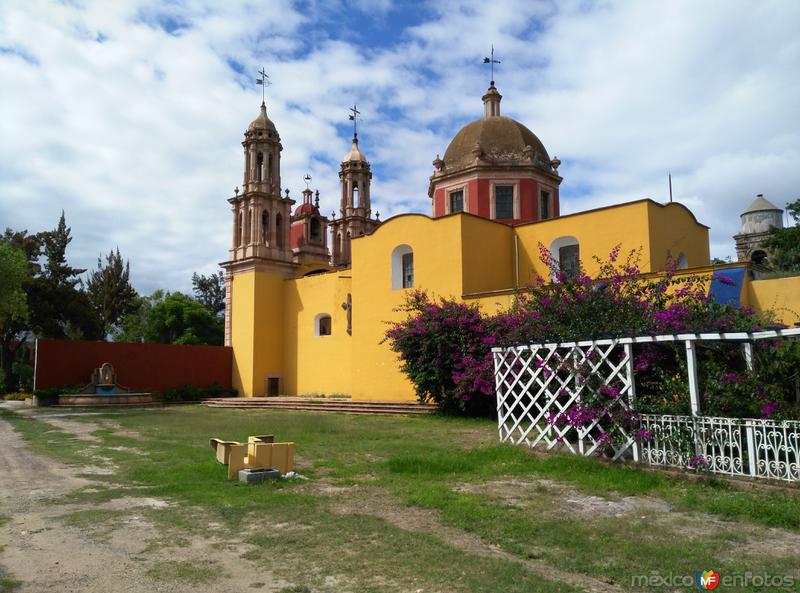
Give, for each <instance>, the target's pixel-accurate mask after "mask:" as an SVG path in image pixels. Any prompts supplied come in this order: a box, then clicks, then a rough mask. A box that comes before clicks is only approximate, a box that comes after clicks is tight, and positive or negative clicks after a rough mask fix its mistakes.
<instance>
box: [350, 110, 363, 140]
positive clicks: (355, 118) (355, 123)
mask: <svg viewBox="0 0 800 593" xmlns="http://www.w3.org/2000/svg"><path fill="white" fill-rule="evenodd" d="M350 111H352V113H351V114H350V115H348V116H347V117H348V118H349V119H350V121H351V122H353V138H355V139H357V138H358V117H359V116H360V115H361V112H360V111H359V110H358V109H356V104H355V103H353V106H352V107H351V108H350Z"/></svg>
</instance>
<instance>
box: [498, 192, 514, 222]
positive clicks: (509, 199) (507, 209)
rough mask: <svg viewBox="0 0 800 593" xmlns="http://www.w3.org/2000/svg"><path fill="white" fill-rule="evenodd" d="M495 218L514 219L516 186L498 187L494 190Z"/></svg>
mask: <svg viewBox="0 0 800 593" xmlns="http://www.w3.org/2000/svg"><path fill="white" fill-rule="evenodd" d="M494 217H495V218H514V186H512V185H498V186H496V187H495V188H494Z"/></svg>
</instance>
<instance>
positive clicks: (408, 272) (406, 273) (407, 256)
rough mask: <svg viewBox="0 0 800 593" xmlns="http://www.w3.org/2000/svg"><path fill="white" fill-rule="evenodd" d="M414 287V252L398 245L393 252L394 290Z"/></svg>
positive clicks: (408, 247) (405, 246)
mask: <svg viewBox="0 0 800 593" xmlns="http://www.w3.org/2000/svg"><path fill="white" fill-rule="evenodd" d="M413 287H414V250H413V249H411V247H410V246H409V245H398V246H397V247H395V248H394V251H392V289H394V290H398V289H401V288H413Z"/></svg>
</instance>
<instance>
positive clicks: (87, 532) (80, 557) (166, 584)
mask: <svg viewBox="0 0 800 593" xmlns="http://www.w3.org/2000/svg"><path fill="white" fill-rule="evenodd" d="M73 425H74V426H73ZM67 426H69V428H74V429H76V430H79V431H84V429H85V428H86V425H85V423H83V422H70V423H69V424H63V423H62V424H61V427H63V428H65V430H66V429H67V428H66V427H67ZM90 430H91V429H90ZM83 434H85V432H83ZM85 473H86V468H85V467H81V466H69V465H65V464H62V463H59V462H56V461H53V460H51V459H49V458H47V457H43V456H39V455H34V454H33V453H31V452H30V451H29V450H28V448H27V446H26V445H25V443H24V442H23V441H22V440H21V439H20V438H19V437H18V436H17V435H16V433H15V432H14V431H13V429H12V427H11V425H9V424H8V423H7V422H5V421H3V420H0V476H2V480H0V513H1V514H2V515H4V516H6V517H8V518H9V519H10V520H9V521H8V522H7V523H6V524H5V525H3V526H2V527H0V565H2V568H3V572H4V573H6V574H7V576H9V577H10V578H12V579H15V580H18V581H21V583H22V584H21V585H20V587H19V589H18V591H19V593H42V592H43V591H58V592H59V593H78V592H80V593H123V592H124V593H153V592H156V591H163V592H171V593H188V592H190V591H211V590H213V591H215V592H219V593H240V592H241V591H269V592H274V591H277V590H279V589H281V588H283V587H285V586H286V585H287V584H288V583H286V582H284V581H281V580H279V579H276V578H274V577H273V576H272V575H271V574H270V573H269V572H268V571H264V569H263V568H261V567H258V566H256V565H255V564H253V563H252V562H250V561H248V560H245V559H242V558H241V555H242V554H243V553H244V552H245V551H246V550H245V549H244V548H242V545H241V544H238V543H237V542H228V541H225V540H220V539H213V538H210V537H203V536H192V537H190V538H189V539H188V545H185V546H183V545H178V543H177V542H176V545H175V546H171V545H167V546H166V547H164V545H163V541H164V533H163V532H161V530H160V529H159V527H157V526H155V525H153V524H152V523H151V522H150V521H149V520H148V519H147V518H146V517H145V516H144V511H147V510H148V509H158V508H163V507H164V506H166V505H169V501H164V500H160V499H156V498H146V497H141V498H138V497H132V496H128V497H125V498H119V499H116V500H112V501H109V502H107V503H103V504H100V505H97V504H80V503H79V504H63V505H54V504H48V503H47V502H46V501H45V500H43V499H45V498H47V499H50V498H52V497H60V496H63V495H65V494H68V493H70V492H72V491H74V490H76V489H78V488H83V487H89V486H91V485H92V484H93V482H92V481H91V480H89V479H87V478H85V477H78V475H79V474H85ZM98 510H108V511H117V512H118V513H119V514H113V515H112V518H111V519H110V520H107V522H104V523H103V525H102V528H103V529H104V530H105V529H107V533H105V536H104V537H103V538H98V537H94V533H95V529H94V527H95V526H93V525H88V526H84V525H82V526H71V525H66V524H65V523H64V522H63V520H61V519H58V517H60V516H65V515H66V516H69V515H71V514H74V513H76V512H80V511H85V512H87V513H91V512H93V511H98ZM89 516H92V515H89ZM100 520H102V519H100ZM108 521H110V522H108ZM151 542H162V543H161V544H160V547H158V549H157V551H156V552H152V551H148V546H149V544H150V543H151ZM164 560H168V561H170V562H178V563H185V565H186V566H190V567H191V566H198V565H203V566H211V567H213V573H212V575H211V576H210V577H208V579H209V580H208V582H202V583H198V582H189V581H186V580H181V576H180V574H179V575H178V576H177V577H175V578H169V577H163V576H162V577H160V578H159V577H155V576H153V575H150V574H148V571H149V570H152V569H153V568H154V567H157V566H158V563H159V562H161V561H164Z"/></svg>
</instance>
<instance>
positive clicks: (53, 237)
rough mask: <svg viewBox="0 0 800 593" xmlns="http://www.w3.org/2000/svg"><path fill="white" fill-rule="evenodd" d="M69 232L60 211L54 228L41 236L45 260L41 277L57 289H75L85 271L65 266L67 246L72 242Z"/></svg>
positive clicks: (69, 229)
mask: <svg viewBox="0 0 800 593" xmlns="http://www.w3.org/2000/svg"><path fill="white" fill-rule="evenodd" d="M71 231H72V229H71V228H70V227H68V226H67V223H66V221H65V219H64V211H63V210H62V211H61V218H60V219H59V220H58V225H57V226H56V228H54V229H53V230H52V231H48V232H44V233H42V234H41V236H42V241H43V244H44V256H45V259H46V261H45V264H44V274H43V276H44V278H45V279H47V280H49V281H50V282H52V283H53V284H54V285H55V286H57V287H59V288H60V287H64V286H67V287H69V288H75V286H76V285H77V284H78V283H79V282H80V281H81V280H80V278H79V276H80V275H81V274H83V273H84V272H85V271H86V270H85V269H84V270H81V269H78V268H73V267H71V266H69V265H67V246H68V245H69V244H70V242H72V237H71V236H70V232H71Z"/></svg>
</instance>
